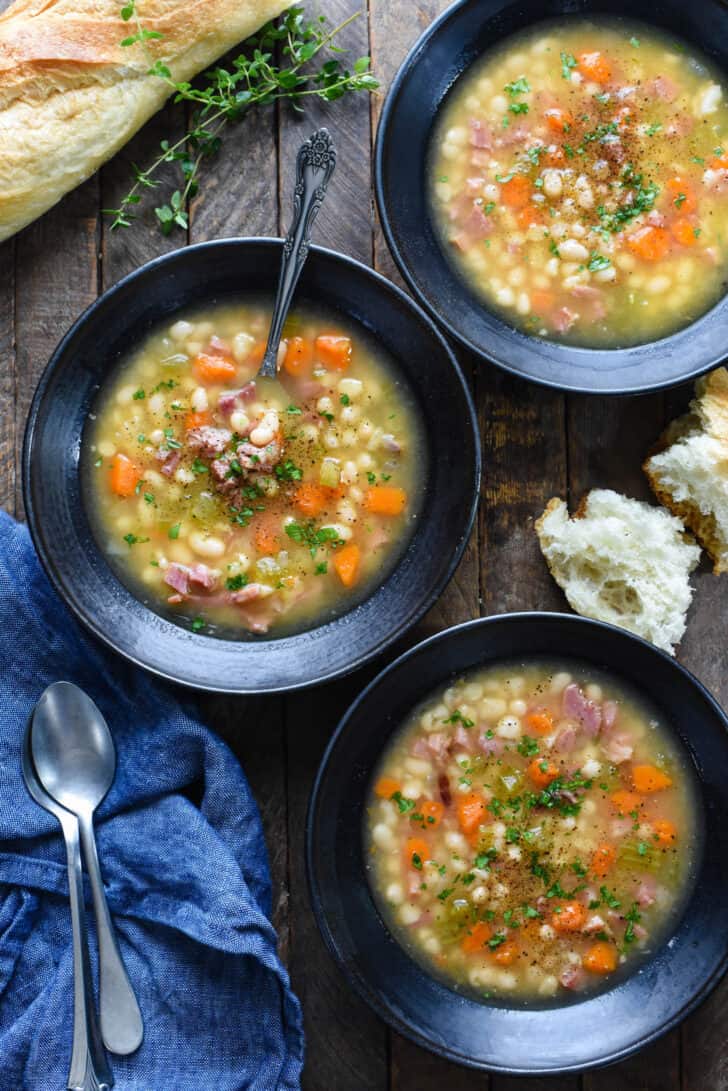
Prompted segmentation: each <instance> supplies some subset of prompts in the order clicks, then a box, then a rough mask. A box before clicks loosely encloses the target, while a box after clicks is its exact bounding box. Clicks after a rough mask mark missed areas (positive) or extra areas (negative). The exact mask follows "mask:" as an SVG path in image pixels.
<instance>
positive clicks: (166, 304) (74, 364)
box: [23, 239, 480, 693]
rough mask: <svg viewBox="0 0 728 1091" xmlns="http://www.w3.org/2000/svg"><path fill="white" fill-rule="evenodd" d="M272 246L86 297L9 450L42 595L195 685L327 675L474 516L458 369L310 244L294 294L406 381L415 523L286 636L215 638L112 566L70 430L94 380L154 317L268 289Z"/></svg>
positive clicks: (85, 408) (169, 259)
mask: <svg viewBox="0 0 728 1091" xmlns="http://www.w3.org/2000/svg"><path fill="white" fill-rule="evenodd" d="M281 245H282V244H281V242H280V241H279V240H277V239H225V240H222V241H219V242H211V243H204V244H202V245H199V246H192V247H188V248H187V249H184V250H178V251H176V252H175V253H172V254H168V255H166V256H164V257H161V258H158V259H157V260H155V261H152V262H150V263H149V264H147V265H144V266H143V267H142V268H141V269H139V270H137V271H136V272H134V273H132V274H131V275H130V276H128V277H126V279H124V280H122V281H121V282H120V283H119V284H117V285H115V286H114V287H113V288H111V289H110V290H109V291H108V292H106V293H105V295H103V296H101V298H100V299H99V300H98V301H97V302H96V303H94V304H93V306H91V307H90V308H89V309H88V310H87V311H86V313H85V314H84V315H83V316H82V317H81V318H80V319H79V320H78V322H77V323H76V324H75V325H74V326H73V328H72V329H71V330H70V332H69V333H68V334H67V335H66V337H65V338H64V339H63V341H62V342H61V344H60V345H59V346H58V348H57V349H56V351H55V353H54V354H53V357H52V359H51V361H50V363H49V364H48V367H47V368H46V371H45V373H44V375H43V377H42V379H41V381H40V384H39V386H38V389H37V391H36V394H35V398H34V399H33V405H32V407H31V411H30V417H29V419H28V425H27V429H26V435H25V447H24V451H23V488H24V498H25V506H26V511H27V513H28V521H29V524H30V530H31V534H32V536H33V541H34V543H35V547H36V549H37V551H38V555H39V556H40V559H41V561H42V563H43V566H44V567H45V570H46V572H47V573H48V575H49V576H50V578H51V580H52V582H53V584H54V585H55V587H56V589H57V591H58V592H59V593H60V595H61V596H62V598H64V599H65V601H66V602H67V604H68V605H69V606H70V607H71V609H72V610H73V611H74V613H75V614H76V616H77V617H78V618H79V619H80V620H81V621H82V622H83V623H84V625H86V626H87V627H88V628H89V629H91V631H92V632H93V633H95V634H96V636H98V637H99V638H100V639H101V640H104V641H106V643H107V644H109V645H110V646H111V647H112V648H114V649H115V650H116V651H118V652H120V653H121V654H122V655H125V656H126V657H127V658H128V659H131V660H132V661H133V662H135V663H138V664H140V665H141V666H143V667H146V668H147V669H148V670H151V671H154V672H155V673H156V674H159V675H162V676H164V677H166V678H170V679H172V680H174V681H177V682H181V683H183V684H186V685H189V686H194V687H196V688H199V689H210V690H215V691H218V692H228V693H253V692H257V693H261V692H267V693H271V692H277V691H282V690H291V689H297V688H300V687H303V686H308V685H313V684H316V683H318V682H323V681H327V680H329V679H331V678H334V677H336V676H338V675H341V674H344V673H346V672H347V671H350V670H353V669H354V668H355V667H358V666H360V665H361V664H362V663H364V662H365V661H366V660H368V659H370V658H371V657H372V656H374V655H376V654H377V653H378V652H380V651H381V650H382V649H383V648H385V647H386V646H387V645H388V644H390V643H391V642H392V641H393V640H395V639H396V638H397V637H399V636H400V635H401V634H402V633H403V632H404V631H405V630H406V629H408V628H409V626H411V625H413V624H414V623H415V622H416V621H417V620H418V618H419V617H420V616H421V615H422V614H423V613H424V612H425V611H426V610H427V609H428V607H429V606H431V605H432V603H433V602H434V600H435V599H436V598H437V596H438V595H439V594H440V592H441V591H442V589H443V588H444V586H445V584H446V583H447V581H448V580H449V578H450V576H451V575H452V573H453V571H454V569H455V566H456V565H457V562H458V560H459V559H460V556H461V555H462V552H463V549H464V548H465V544H466V542H467V539H468V535H469V533H470V529H471V526H472V523H473V518H474V515H475V508H476V504H477V496H478V483H479V476H480V451H479V443H478V432H477V425H476V419H475V411H474V408H473V404H472V399H471V397H470V393H469V391H468V387H467V385H466V383H465V380H464V378H463V376H462V373H461V371H460V369H459V367H458V364H457V362H456V360H455V358H454V356H453V354H452V352H451V351H450V349H449V348H448V346H447V345H446V343H445V341H444V340H443V338H442V337H441V336H440V334H439V333H438V331H437V329H436V328H435V326H434V325H433V323H432V322H431V321H430V320H429V318H427V316H426V315H425V314H424V313H423V312H422V311H421V310H420V309H419V308H418V307H417V306H416V305H415V304H413V303H412V301H411V300H410V299H409V298H408V297H407V296H406V295H405V294H404V293H403V292H402V291H400V290H399V289H398V288H396V287H394V285H392V284H390V283H389V282H388V281H386V280H385V279H384V278H383V277H381V276H379V275H378V274H376V273H374V272H373V271H372V270H371V269H368V268H366V267H365V266H364V265H361V264H359V263H358V262H356V261H353V260H352V259H351V258H346V257H343V256H342V255H340V254H335V253H333V252H331V251H329V250H323V249H321V248H319V247H312V248H311V252H310V255H309V258H308V261H307V263H306V266H305V269H304V272H303V276H302V279H301V283H300V286H299V288H298V291H297V299H299V300H301V301H302V302H304V303H305V302H306V301H309V302H311V303H313V304H315V305H318V306H319V307H321V308H324V309H326V310H332V311H334V312H338V313H340V314H341V315H342V317H343V318H344V319H345V320H346V321H347V322H350V323H352V324H354V325H355V326H356V325H358V326H359V327H361V328H363V329H364V330H365V331H369V332H370V335H371V336H373V337H375V338H376V340H377V341H378V343H379V344H380V345H381V346H382V347H383V349H384V350H385V351H386V352H387V353H388V354H389V355H390V357H391V358H392V359H393V361H394V366H395V367H396V368H397V369H399V372H400V374H401V376H402V377H403V379H404V381H405V382H406V383H407V384H408V385H409V386H410V388H411V390H412V392H413V394H414V397H415V402H416V406H415V408H416V410H418V411H419V413H420V414H421V417H422V422H423V433H424V443H425V448H426V456H427V463H428V465H427V469H426V474H425V478H426V480H425V486H424V495H423V498H422V504H421V511H420V513H419V515H418V518H417V521H416V524H415V530H414V531H413V533H412V537H411V539H410V541H409V544H408V546H407V547H406V549H405V551H404V553H403V555H402V557H401V559H400V560H399V561H398V563H397V564H396V566H395V567H394V569H393V570H392V571H391V572H390V574H389V575H388V576H387V577H386V579H385V580H384V581H383V583H381V584H380V585H379V586H378V587H377V588H376V589H375V590H374V591H373V592H372V593H371V594H370V595H369V597H368V598H366V599H364V601H362V602H360V603H359V604H358V605H357V606H355V607H354V608H353V609H352V610H351V611H349V612H348V613H345V614H342V615H341V616H339V617H337V618H336V619H334V620H331V621H328V622H326V623H325V624H322V625H320V626H318V627H317V628H313V629H310V630H308V631H306V632H301V633H298V634H296V635H288V636H282V637H280V638H275V636H272V637H271V638H267V639H260V638H257V639H250V640H241V641H235V640H223V639H217V638H215V637H212V636H205V635H203V634H197V633H194V632H191V631H190V630H189V629H184V628H182V627H181V626H180V625H178V624H176V623H175V622H174V621H172V620H171V619H168V618H165V617H163V616H160V615H159V614H158V613H154V612H152V611H151V610H150V609H148V608H147V607H146V606H144V605H143V604H142V603H141V602H140V601H139V600H138V599H136V598H135V597H134V595H133V594H132V593H131V592H130V591H129V590H128V589H127V588H126V587H124V586H123V585H122V584H121V583H120V582H119V580H118V579H117V578H116V576H115V575H114V574H113V572H112V571H111V569H110V568H109V565H108V564H107V561H106V560H105V558H104V556H103V554H102V552H101V550H100V549H99V547H98V545H97V543H96V541H95V538H94V535H93V532H92V528H91V525H90V522H89V519H88V517H87V513H86V510H85V503H84V495H83V490H82V483H81V480H80V474H79V450H80V445H81V437H82V432H83V428H84V423H85V421H86V418H87V415H88V413H89V408H90V406H91V405H92V403H93V401H94V398H95V397H96V395H97V393H98V390H99V387H100V385H101V384H102V383H103V382H104V380H105V378H106V377H107V376H108V374H109V372H110V371H111V370H112V369H113V368H114V366H115V365H116V363H117V361H118V360H119V359H120V358H121V357H122V356H124V355H125V354H126V353H127V352H128V351H129V349H130V348H131V347H133V346H134V345H135V344H136V343H138V342H139V340H140V339H141V338H143V337H144V336H145V335H146V333H147V332H148V331H149V330H150V329H152V328H153V327H154V326H155V325H156V324H157V323H159V322H160V321H162V320H163V319H165V318H167V319H168V318H169V316H170V315H173V314H174V313H175V312H177V311H179V310H180V309H183V308H186V307H190V306H195V307H197V306H200V305H201V304H203V303H205V302H213V301H220V300H224V299H228V300H230V299H234V298H235V297H240V296H245V295H246V294H248V295H250V294H257V295H258V296H260V293H266V292H269V293H270V295H271V299H272V296H273V292H274V289H275V285H276V281H277V277H278V267H279V260H280V250H281Z"/></svg>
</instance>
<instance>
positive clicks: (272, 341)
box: [256, 129, 336, 379]
mask: <svg viewBox="0 0 728 1091" xmlns="http://www.w3.org/2000/svg"><path fill="white" fill-rule="evenodd" d="M335 166H336V149H335V148H334V145H333V144H332V142H331V137H330V135H329V131H328V129H317V130H316V132H315V133H314V134H313V136H310V137H309V139H308V140H306V141H305V143H303V144H302V145H301V147H300V148H299V149H298V155H297V157H296V188H295V190H294V192H293V221H292V223H291V226H290V229H289V231H288V234H287V235H286V238H285V240H284V243H283V252H282V255H281V271H280V275H279V277H278V290H277V292H276V300H275V303H274V305H273V317H272V318H271V323H270V333H269V334H268V344H267V345H266V348H265V355H264V356H263V362H262V363H261V365H260V368H259V370H258V374H257V376H256V379H261V378H262V379H275V378H277V375H278V346H279V345H280V343H281V333H282V331H283V325H284V323H285V321H286V318H287V316H288V311H289V310H290V307H291V301H292V300H293V293H294V291H295V290H296V285H297V284H298V278H299V277H300V275H301V270H302V269H303V263H304V262H305V260H306V258H307V257H308V249H309V246H310V245H311V229H312V227H313V221H314V220H315V219H316V214H317V213H318V210H319V208H320V207H321V202H322V201H323V199H324V197H325V196H326V187H327V186H328V184H329V179H330V178H331V175H332V174H333V173H334V167H335Z"/></svg>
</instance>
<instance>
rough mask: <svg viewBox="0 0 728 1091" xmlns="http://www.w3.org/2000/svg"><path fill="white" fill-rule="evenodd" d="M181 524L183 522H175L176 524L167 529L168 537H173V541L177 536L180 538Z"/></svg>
mask: <svg viewBox="0 0 728 1091" xmlns="http://www.w3.org/2000/svg"><path fill="white" fill-rule="evenodd" d="M181 526H182V524H181V523H175V524H174V526H173V527H170V528H169V530H168V531H167V537H168V538H171V539H172V541H174V540H175V539H176V538H179V530H180V527H181Z"/></svg>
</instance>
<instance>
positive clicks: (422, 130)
mask: <svg viewBox="0 0 728 1091" xmlns="http://www.w3.org/2000/svg"><path fill="white" fill-rule="evenodd" d="M590 14H594V15H598V14H605V15H608V16H609V17H610V18H614V17H619V16H623V17H625V18H629V19H633V20H634V19H636V20H643V21H644V22H645V23H647V24H651V25H653V26H655V27H658V28H662V29H663V30H667V31H669V32H671V33H673V34H675V35H676V36H678V37H679V38H682V39H685V40H687V41H688V42H690V43H693V44H694V45H695V46H697V47H699V48H700V49H701V50H702V52H703V53H705V54H707V56H708V57H709V58H711V59H712V60H713V61H714V62H715V63H716V64H717V65H718V66H719V67H720V68H722V69H723V70H724V71H726V72H728V5H726V4H725V3H723V2H722V0H700V3H697V4H688V5H686V4H684V3H682V2H681V0H660V2H659V3H657V4H654V3H653V4H650V3H645V2H644V0H610V2H609V3H608V4H607V3H604V2H603V0H546V2H544V0H518V2H516V0H458V2H457V3H455V4H453V5H452V6H451V7H449V8H448V9H447V10H446V11H445V12H444V13H443V15H441V16H440V18H439V19H437V20H435V22H434V23H432V24H431V26H429V27H428V28H427V30H426V31H425V33H424V34H423V35H422V36H421V37H420V38H419V39H418V41H417V42H416V43H415V45H414V47H413V48H412V50H411V51H410V53H409V55H408V56H407V58H406V60H405V61H404V63H403V65H402V67H401V68H400V70H399V72H398V74H397V76H396V78H395V80H394V82H393V84H392V86H391V88H390V91H389V94H388V95H387V99H386V102H385V104H384V109H383V111H382V116H381V120H380V122H379V130H378V133H377V142H376V154H375V186H376V196H377V204H378V207H379V214H380V217H381V220H382V224H383V226H384V232H385V235H386V238H387V242H388V244H389V248H390V250H391V251H392V253H393V255H394V257H395V260H396V262H397V264H398V266H399V268H400V270H401V272H402V275H403V276H404V278H405V279H406V281H407V283H408V284H409V286H410V288H411V289H412V291H413V292H414V293H415V295H416V296H417V298H418V299H419V300H420V302H421V303H422V304H423V305H424V306H425V307H426V308H427V310H428V311H429V312H430V314H432V315H434V317H435V318H436V319H437V320H438V322H440V323H441V325H442V326H444V327H445V328H446V329H447V330H448V332H449V333H451V334H452V335H453V337H456V338H458V339H459V340H460V341H461V342H462V343H463V344H464V345H466V346H467V347H468V348H469V349H471V350H472V351H473V352H475V353H477V354H478V355H479V356H481V357H483V358H484V359H485V360H487V361H489V362H492V363H495V364H498V365H499V367H502V368H504V369H505V370H506V371H511V372H513V373H515V374H517V375H521V376H523V377H524V378H526V379H531V380H532V381H534V382H537V383H541V384H543V385H545V386H553V387H557V388H558V389H561V390H572V391H581V392H583V393H592V394H596V393H601V394H635V393H641V392H645V391H648V390H657V389H659V388H660V387H667V386H672V385H674V384H676V383H680V382H683V381H685V380H687V379H691V378H693V377H695V376H696V375H700V374H701V373H702V372H704V371H708V370H709V369H710V368H712V367H715V366H717V365H718V364H719V363H721V361H722V360H723V359H724V357H725V355H726V352H728V297H724V298H723V299H722V300H721V301H720V302H719V303H718V304H717V305H716V306H714V307H713V308H712V310H710V311H709V312H708V313H706V314H705V315H704V316H703V317H702V318H700V319H698V320H697V321H696V322H693V323H692V324H691V325H690V326H688V327H686V328H685V329H682V330H680V331H678V332H677V333H675V334H674V335H672V336H670V337H666V338H662V339H661V340H659V341H655V342H652V343H650V344H645V345H638V346H635V347H631V348H624V349H613V350H604V349H588V348H576V347H573V346H570V345H564V344H561V343H559V342H556V341H547V340H543V339H541V338H537V337H529V336H528V335H527V334H525V333H522V332H520V331H519V330H515V329H514V328H513V327H511V326H509V325H507V323H506V322H504V321H503V320H502V319H501V318H500V317H498V316H497V315H496V314H494V313H491V312H490V311H489V310H488V309H487V306H486V304H485V303H484V302H483V301H482V299H480V298H479V297H478V296H476V295H475V294H474V293H473V292H472V291H471V290H470V288H469V287H468V286H467V284H466V282H465V280H463V278H462V276H461V275H460V274H459V273H458V272H457V270H456V269H455V266H454V265H452V264H451V262H450V260H449V259H448V257H447V255H446V254H445V252H444V251H443V249H442V246H441V244H440V242H439V240H438V236H437V232H436V229H435V227H434V225H433V222H432V215H431V208H430V201H429V197H428V192H427V183H428V179H429V152H430V139H431V135H432V131H433V125H434V123H435V119H436V117H437V114H438V112H439V110H440V108H441V106H442V105H443V102H444V100H445V99H446V97H447V95H448V92H449V91H450V89H451V88H452V86H453V84H454V83H455V81H456V80H457V79H458V77H459V76H460V75H461V74H462V73H463V72H464V71H465V69H467V68H468V66H469V65H471V64H472V63H473V61H475V60H477V58H478V57H479V56H480V55H481V54H482V53H484V52H486V51H487V50H488V49H490V48H492V47H493V46H494V45H495V44H497V43H498V41H499V40H500V39H503V38H506V37H508V36H509V35H510V34H513V33H515V32H517V31H520V30H523V29H525V28H526V27H529V26H530V25H532V24H533V23H538V22H540V21H543V20H546V19H553V18H554V17H558V16H560V15H568V16H579V15H590Z"/></svg>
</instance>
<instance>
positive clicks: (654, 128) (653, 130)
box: [645, 122, 662, 136]
mask: <svg viewBox="0 0 728 1091" xmlns="http://www.w3.org/2000/svg"><path fill="white" fill-rule="evenodd" d="M645 132H646V133H647V135H648V136H656V135H657V133H661V132H662V125H660V124H659V122H658V123H657V124H655V125H648V126H647V128H646V129H645Z"/></svg>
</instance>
